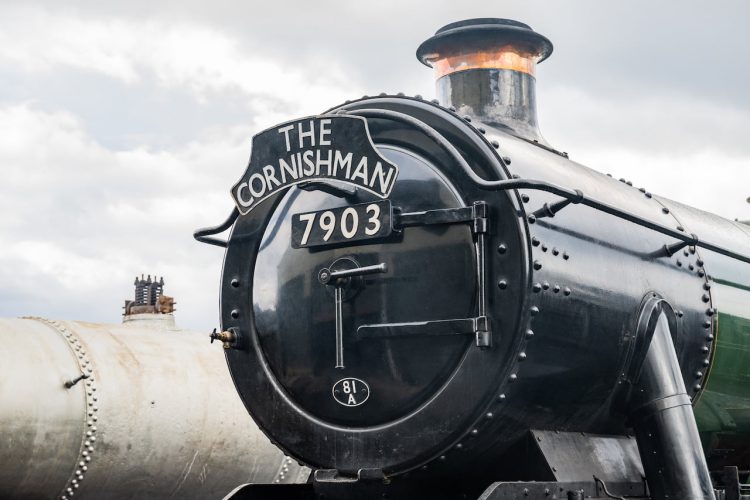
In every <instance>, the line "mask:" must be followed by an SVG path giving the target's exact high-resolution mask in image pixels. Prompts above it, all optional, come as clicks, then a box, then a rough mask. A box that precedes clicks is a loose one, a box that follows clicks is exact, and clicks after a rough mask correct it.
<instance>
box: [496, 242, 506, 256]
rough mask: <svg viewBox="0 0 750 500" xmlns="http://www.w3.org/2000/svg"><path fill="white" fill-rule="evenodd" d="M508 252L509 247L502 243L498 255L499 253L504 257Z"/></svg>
mask: <svg viewBox="0 0 750 500" xmlns="http://www.w3.org/2000/svg"><path fill="white" fill-rule="evenodd" d="M507 251H508V247H507V246H506V245H505V243H500V244H499V245H498V246H497V253H499V254H501V255H502V254H504V253H505V252H507Z"/></svg>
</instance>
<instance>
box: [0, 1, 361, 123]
mask: <svg viewBox="0 0 750 500" xmlns="http://www.w3.org/2000/svg"><path fill="white" fill-rule="evenodd" d="M0 12H1V13H2V15H0V63H4V64H5V65H13V66H15V67H16V68H18V69H19V70H22V71H25V72H30V73H38V74H46V75H48V76H49V75H52V74H53V73H54V72H56V71H60V70H64V69H77V70H83V71H87V72H91V73H95V74H102V75H106V76H108V77H111V78H113V79H116V80H118V81H121V82H123V83H125V84H128V85H144V84H149V83H150V82H151V79H153V80H155V82H156V83H157V84H158V85H160V86H163V87H166V88H180V89H183V90H189V91H190V92H192V93H193V95H194V96H195V97H196V98H197V99H198V100H201V101H205V99H206V98H207V96H209V95H216V94H217V93H220V92H222V91H226V90H239V91H241V92H244V93H245V94H247V95H249V96H256V99H255V100H254V101H253V102H255V104H260V101H258V100H257V96H260V97H262V99H263V101H266V102H268V101H271V103H276V105H277V106H278V105H279V104H283V105H284V106H287V107H289V106H290V105H292V111H296V109H294V108H299V107H301V108H304V109H308V108H309V109H311V110H313V109H316V108H312V107H311V105H312V106H320V103H325V104H326V105H332V104H334V103H336V102H338V101H340V100H341V96H342V95H354V94H355V93H356V92H355V91H356V90H357V89H356V86H354V85H352V83H351V77H350V76H348V75H346V74H345V71H344V70H343V69H341V68H340V67H338V65H337V64H336V63H335V62H333V61H331V60H330V59H329V58H326V57H325V54H321V55H320V56H319V57H316V58H306V59H305V60H300V59H296V60H279V59H273V58H270V57H269V56H268V55H265V54H266V51H265V50H264V49H265V47H264V46H263V44H264V43H270V42H269V41H267V40H263V41H259V42H255V44H244V45H243V44H242V43H241V41H240V40H238V39H236V38H232V37H230V36H229V35H227V34H225V33H223V32H221V31H219V30H217V29H215V28H211V27H208V26H202V25H200V24H197V23H194V22H187V21H184V22H177V23H175V22H164V21H162V20H157V19H148V20H144V21H139V20H136V19H129V20H128V19H118V18H108V17H92V16H86V17H84V16H80V15H75V14H71V13H67V12H63V11H57V12H52V11H48V10H45V9H43V8H40V7H39V6H6V7H5V8H3V9H0ZM51 28H52V29H51ZM30 34H33V36H30ZM321 68H324V71H321ZM266 106H267V104H266ZM271 106H273V104H271ZM316 110H317V109H316Z"/></svg>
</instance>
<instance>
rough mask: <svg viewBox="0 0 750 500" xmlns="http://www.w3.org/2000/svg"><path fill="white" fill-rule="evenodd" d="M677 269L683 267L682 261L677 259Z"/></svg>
mask: <svg viewBox="0 0 750 500" xmlns="http://www.w3.org/2000/svg"><path fill="white" fill-rule="evenodd" d="M677 267H682V261H681V260H680V259H677Z"/></svg>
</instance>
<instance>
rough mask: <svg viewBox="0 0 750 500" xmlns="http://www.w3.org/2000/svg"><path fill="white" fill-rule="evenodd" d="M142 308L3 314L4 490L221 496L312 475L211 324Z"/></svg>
mask: <svg viewBox="0 0 750 500" xmlns="http://www.w3.org/2000/svg"><path fill="white" fill-rule="evenodd" d="M131 318H132V320H131V321H129V322H128V323H126V324H123V325H101V324H94V323H85V322H73V321H60V322H57V321H52V322H50V321H46V320H42V319H29V318H25V319H2V320H0V337H1V338H2V339H3V347H4V350H3V351H2V355H1V356H2V359H0V463H1V464H3V466H2V467H0V498H60V497H62V496H70V494H69V492H68V491H66V490H67V488H70V491H72V492H73V493H74V495H75V498H95V499H99V498H112V499H121V498H122V499H124V498H168V497H169V498H220V497H222V496H223V495H225V494H227V493H228V492H229V491H231V490H232V489H233V488H234V487H235V486H236V485H237V484H241V483H245V482H267V483H274V482H277V481H278V482H295V481H300V480H301V481H304V480H305V479H306V475H307V473H308V471H307V470H306V469H304V468H301V467H300V466H298V465H297V464H296V463H294V462H292V461H291V460H289V459H287V458H285V457H284V456H283V454H282V453H281V452H280V451H279V450H278V449H277V448H276V447H274V446H273V445H272V444H271V443H270V442H269V441H268V439H267V438H266V437H265V436H263V434H262V433H261V432H260V431H259V430H258V428H257V427H256V426H255V425H254V424H253V423H252V421H251V419H250V418H249V417H248V415H247V413H246V412H245V410H244V408H243V407H242V403H241V402H240V401H239V398H238V397H237V394H236V392H235V391H234V388H233V385H232V381H231V379H230V377H229V374H228V373H227V369H226V366H225V363H224V359H223V356H222V355H221V350H215V349H208V348H207V343H208V342H207V340H208V338H207V336H206V335H205V334H201V333H197V332H190V331H186V330H179V329H177V328H175V327H174V322H173V320H172V317H171V315H134V316H131ZM89 367H90V368H91V370H90V371H89V370H88V368H89ZM82 371H83V372H84V373H88V374H89V375H90V376H89V377H88V378H86V379H82V380H80V381H78V382H77V383H76V384H74V385H73V386H72V387H70V388H66V387H65V382H67V381H70V380H72V379H75V378H76V377H77V376H78V375H80V373H81V372H82Z"/></svg>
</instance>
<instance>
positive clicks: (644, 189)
mask: <svg viewBox="0 0 750 500" xmlns="http://www.w3.org/2000/svg"><path fill="white" fill-rule="evenodd" d="M638 191H640V192H641V193H645V192H646V188H638Z"/></svg>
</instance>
